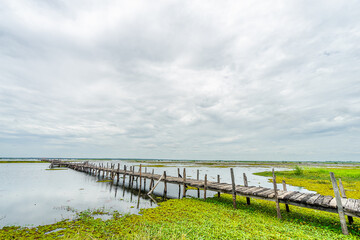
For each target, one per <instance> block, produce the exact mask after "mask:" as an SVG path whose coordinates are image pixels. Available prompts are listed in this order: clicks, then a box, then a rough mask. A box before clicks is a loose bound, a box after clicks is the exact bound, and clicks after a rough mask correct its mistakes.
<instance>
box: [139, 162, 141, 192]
mask: <svg viewBox="0 0 360 240" xmlns="http://www.w3.org/2000/svg"><path fill="white" fill-rule="evenodd" d="M139 178H140V179H139V195H140V193H141V164H140V167H139Z"/></svg>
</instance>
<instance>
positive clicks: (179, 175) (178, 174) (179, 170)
mask: <svg viewBox="0 0 360 240" xmlns="http://www.w3.org/2000/svg"><path fill="white" fill-rule="evenodd" d="M178 177H181V175H180V168H178Z"/></svg>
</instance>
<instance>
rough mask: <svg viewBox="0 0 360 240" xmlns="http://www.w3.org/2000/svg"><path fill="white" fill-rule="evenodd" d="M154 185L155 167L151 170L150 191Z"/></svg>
mask: <svg viewBox="0 0 360 240" xmlns="http://www.w3.org/2000/svg"><path fill="white" fill-rule="evenodd" d="M153 185H154V169H153V170H152V171H151V180H150V186H149V191H150V190H151V188H152V187H153Z"/></svg>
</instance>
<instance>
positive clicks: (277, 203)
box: [272, 168, 281, 219]
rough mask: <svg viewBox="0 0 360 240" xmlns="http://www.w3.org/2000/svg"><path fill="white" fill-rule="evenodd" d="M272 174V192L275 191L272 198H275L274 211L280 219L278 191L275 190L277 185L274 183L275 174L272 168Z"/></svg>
mask: <svg viewBox="0 0 360 240" xmlns="http://www.w3.org/2000/svg"><path fill="white" fill-rule="evenodd" d="M272 175H273V184H274V193H275V195H274V198H275V203H276V213H277V217H278V218H279V219H281V213H280V204H279V198H278V191H277V185H276V176H275V170H274V168H273V169H272Z"/></svg>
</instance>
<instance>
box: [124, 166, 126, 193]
mask: <svg viewBox="0 0 360 240" xmlns="http://www.w3.org/2000/svg"><path fill="white" fill-rule="evenodd" d="M125 177H126V165H124V175H123V188H125Z"/></svg>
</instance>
